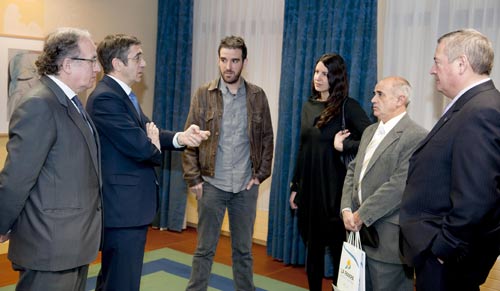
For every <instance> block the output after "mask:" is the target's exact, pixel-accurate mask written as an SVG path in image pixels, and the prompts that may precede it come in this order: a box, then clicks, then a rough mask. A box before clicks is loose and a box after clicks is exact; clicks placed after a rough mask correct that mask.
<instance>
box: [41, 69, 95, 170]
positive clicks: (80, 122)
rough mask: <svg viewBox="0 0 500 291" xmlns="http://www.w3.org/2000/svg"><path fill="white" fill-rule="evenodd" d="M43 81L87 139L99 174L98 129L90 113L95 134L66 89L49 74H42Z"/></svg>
mask: <svg viewBox="0 0 500 291" xmlns="http://www.w3.org/2000/svg"><path fill="white" fill-rule="evenodd" d="M41 82H42V83H44V84H45V85H46V86H47V87H49V88H50V90H51V91H52V92H54V94H55V96H56V98H57V100H58V101H59V103H60V104H61V105H62V106H63V107H65V108H66V112H67V113H68V116H69V118H70V119H71V120H72V121H73V123H74V124H75V125H76V126H77V127H78V129H79V130H80V132H81V133H82V135H83V138H84V139H85V142H86V144H87V147H88V148H89V152H90V156H91V158H92V163H93V164H94V167H95V170H96V172H97V173H98V174H99V173H100V169H99V157H98V149H97V147H98V139H97V138H96V137H95V136H94V134H96V133H97V129H96V128H95V126H94V124H93V122H92V120H91V119H90V117H89V116H88V115H86V116H87V118H88V120H89V123H90V125H91V127H92V130H93V131H94V134H93V133H92V132H91V131H90V128H89V126H88V124H87V122H86V121H85V120H84V119H83V117H82V116H81V115H80V113H79V112H78V110H77V109H76V108H75V106H73V104H69V102H71V101H70V100H69V99H68V97H67V96H66V94H65V93H64V91H63V90H62V89H61V88H59V86H57V85H56V83H54V81H52V80H51V79H50V78H49V77H47V76H42V78H41Z"/></svg>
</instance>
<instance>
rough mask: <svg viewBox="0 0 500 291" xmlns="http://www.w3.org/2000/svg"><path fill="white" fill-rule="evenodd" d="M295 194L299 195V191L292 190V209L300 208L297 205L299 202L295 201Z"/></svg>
mask: <svg viewBox="0 0 500 291" xmlns="http://www.w3.org/2000/svg"><path fill="white" fill-rule="evenodd" d="M295 196H297V192H295V191H292V193H290V200H289V201H290V208H292V209H297V208H299V207H298V206H297V204H295V202H293V201H294V200H295Z"/></svg>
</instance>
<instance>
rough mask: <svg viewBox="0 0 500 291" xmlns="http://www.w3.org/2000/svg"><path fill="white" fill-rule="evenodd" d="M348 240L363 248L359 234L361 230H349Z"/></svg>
mask: <svg viewBox="0 0 500 291" xmlns="http://www.w3.org/2000/svg"><path fill="white" fill-rule="evenodd" d="M347 242H348V243H350V244H351V245H353V246H355V247H356V248H358V249H360V250H362V247H361V236H360V235H359V231H351V232H349V236H348V237H347Z"/></svg>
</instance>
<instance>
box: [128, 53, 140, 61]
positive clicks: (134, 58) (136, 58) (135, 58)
mask: <svg viewBox="0 0 500 291" xmlns="http://www.w3.org/2000/svg"><path fill="white" fill-rule="evenodd" d="M127 59H129V60H133V61H136V62H140V61H143V60H144V56H143V55H142V54H138V55H136V56H135V57H133V58H127Z"/></svg>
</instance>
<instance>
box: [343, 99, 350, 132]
mask: <svg viewBox="0 0 500 291" xmlns="http://www.w3.org/2000/svg"><path fill="white" fill-rule="evenodd" d="M347 98H349V97H345V99H344V101H343V102H342V130H345V128H346V126H345V124H346V122H345V103H346V102H347Z"/></svg>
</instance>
